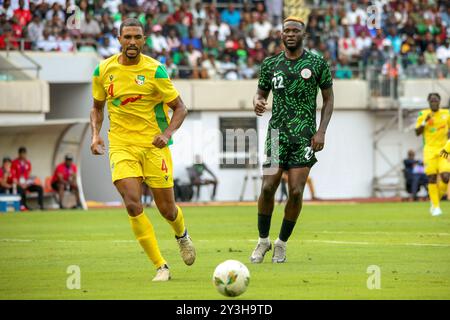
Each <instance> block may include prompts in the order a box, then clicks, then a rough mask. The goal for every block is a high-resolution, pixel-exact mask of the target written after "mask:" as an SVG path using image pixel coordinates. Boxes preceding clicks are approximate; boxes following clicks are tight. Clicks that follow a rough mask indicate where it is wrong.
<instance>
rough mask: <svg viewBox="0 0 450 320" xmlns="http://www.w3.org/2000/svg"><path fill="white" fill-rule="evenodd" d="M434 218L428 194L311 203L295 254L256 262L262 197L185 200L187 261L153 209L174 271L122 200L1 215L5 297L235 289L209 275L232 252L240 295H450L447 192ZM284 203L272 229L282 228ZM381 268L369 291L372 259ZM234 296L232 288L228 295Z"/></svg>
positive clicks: (291, 250) (177, 295)
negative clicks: (161, 279)
mask: <svg viewBox="0 0 450 320" xmlns="http://www.w3.org/2000/svg"><path fill="white" fill-rule="evenodd" d="M442 209H443V211H444V212H445V214H444V215H442V216H440V217H431V216H430V214H429V212H428V210H429V205H428V203H382V204H319V205H312V204H307V205H305V206H304V209H303V212H302V215H301V217H300V219H299V222H298V223H297V226H296V228H295V230H294V233H293V235H292V237H291V239H290V240H289V243H288V250H287V254H288V256H287V257H288V262H287V263H285V264H278V265H273V264H272V263H271V252H269V255H268V256H266V260H265V261H264V263H262V264H259V265H252V264H250V263H249V255H250V253H251V251H252V250H253V248H254V246H255V244H256V238H257V230H256V208H255V207H252V206H248V207H245V206H238V207H214V206H211V207H205V206H202V207H186V208H184V213H185V218H186V222H187V226H188V229H189V231H190V234H191V235H192V238H193V240H194V243H195V245H196V248H197V260H196V262H195V264H194V265H193V266H191V267H187V266H185V265H184V264H183V262H182V260H181V258H180V256H179V253H178V246H177V244H176V242H175V240H174V237H173V234H172V231H171V229H170V227H169V225H168V224H167V223H166V222H165V221H164V220H163V218H162V217H161V216H159V214H158V213H157V211H156V210H155V209H154V208H151V209H147V210H146V212H147V215H148V216H149V217H150V219H151V220H152V222H153V224H154V226H155V230H156V234H157V238H158V240H159V245H160V248H161V251H162V253H163V255H164V257H165V258H166V259H167V260H168V262H169V264H170V267H171V271H172V278H173V279H172V280H171V281H169V282H166V283H152V282H151V279H152V277H153V276H154V273H155V270H154V269H153V267H152V265H151V264H150V262H149V261H148V260H147V257H146V255H145V254H144V253H143V251H142V250H141V248H140V247H139V245H138V243H137V242H136V241H135V239H134V237H133V235H132V232H131V229H130V226H129V222H128V218H127V216H126V213H125V211H124V210H119V209H114V210H113V209H111V210H89V211H87V212H83V211H53V212H27V213H6V214H1V215H0V257H1V258H0V299H182V300H189V299H222V298H224V299H227V298H225V297H222V296H221V295H219V293H217V292H216V291H215V288H214V287H213V285H212V280H211V278H212V273H213V271H214V268H215V267H216V266H217V265H218V264H219V263H220V262H222V261H224V260H227V259H236V260H240V261H241V262H243V263H245V264H246V265H247V267H248V268H249V270H250V274H251V280H250V285H249V288H248V290H247V292H245V293H244V294H243V295H242V296H240V297H238V298H234V299H449V298H450V203H448V202H446V203H443V205H442ZM282 212H283V207H282V206H276V208H275V212H274V216H273V219H272V229H271V239H272V240H274V239H275V238H276V237H277V236H278V232H279V227H280V225H281V220H282ZM70 265H77V266H79V267H80V271H81V289H79V290H77V289H73V290H69V289H67V287H66V281H67V278H68V277H69V276H70V275H69V274H68V273H67V268H68V266H70ZM371 265H376V266H378V267H379V268H380V271H381V275H380V276H381V288H380V289H372V290H369V289H368V288H367V279H368V277H369V276H370V274H368V273H367V268H368V267H369V266H371ZM230 299H231V298H230Z"/></svg>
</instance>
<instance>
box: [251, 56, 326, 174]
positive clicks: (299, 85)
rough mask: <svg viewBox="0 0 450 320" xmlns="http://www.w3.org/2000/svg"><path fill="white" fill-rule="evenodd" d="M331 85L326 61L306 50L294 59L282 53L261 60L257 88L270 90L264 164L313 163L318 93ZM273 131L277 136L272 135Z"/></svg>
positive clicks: (293, 165)
mask: <svg viewBox="0 0 450 320" xmlns="http://www.w3.org/2000/svg"><path fill="white" fill-rule="evenodd" d="M332 85H333V80H332V78H331V72H330V68H329V67H328V64H327V63H326V62H325V60H324V59H323V58H322V57H320V56H318V55H315V54H313V53H311V52H309V51H306V50H303V54H302V56H301V57H300V58H298V59H295V60H290V59H288V58H286V56H285V54H284V52H281V53H280V54H278V55H276V56H273V57H269V58H266V59H265V60H264V62H263V64H262V66H261V74H260V78H259V82H258V87H259V89H261V90H263V91H266V92H269V91H271V90H272V93H273V104H272V117H271V118H270V121H269V127H268V132H267V138H266V144H265V153H266V158H267V160H266V161H265V162H264V166H265V167H268V166H274V165H275V166H278V167H283V168H284V169H286V170H287V169H289V168H297V167H305V166H307V167H312V166H313V165H314V163H316V161H317V159H316V157H315V155H314V151H313V150H312V148H311V138H312V137H313V135H314V134H315V133H316V108H317V106H316V98H317V92H318V89H319V88H321V89H327V88H330V87H331V86H332ZM273 130H275V131H276V132H277V135H275V136H272V131H273Z"/></svg>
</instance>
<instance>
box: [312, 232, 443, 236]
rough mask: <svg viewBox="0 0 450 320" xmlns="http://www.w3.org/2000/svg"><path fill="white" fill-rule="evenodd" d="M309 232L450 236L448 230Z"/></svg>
mask: <svg viewBox="0 0 450 320" xmlns="http://www.w3.org/2000/svg"><path fill="white" fill-rule="evenodd" d="M306 232H308V233H326V234H367V235H370V234H386V235H390V234H392V235H410V236H439V237H441V236H442V237H446V236H450V233H447V232H438V233H436V232H422V233H420V232H419V233H412V232H407V231H403V232H388V231H327V230H323V231H317V232H314V231H309V230H308V231H306Z"/></svg>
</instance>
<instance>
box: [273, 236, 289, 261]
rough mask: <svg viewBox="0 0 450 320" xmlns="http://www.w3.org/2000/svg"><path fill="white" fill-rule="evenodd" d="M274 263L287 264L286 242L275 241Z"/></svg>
mask: <svg viewBox="0 0 450 320" xmlns="http://www.w3.org/2000/svg"><path fill="white" fill-rule="evenodd" d="M272 262H273V263H284V262H286V242H284V241H281V240H280V239H277V240H275V242H274V243H273V256H272Z"/></svg>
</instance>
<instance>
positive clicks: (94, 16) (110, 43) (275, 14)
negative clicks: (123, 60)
mask: <svg viewBox="0 0 450 320" xmlns="http://www.w3.org/2000/svg"><path fill="white" fill-rule="evenodd" d="M445 3H446V2H445V1H433V2H429V1H412V0H409V1H367V0H360V1H342V0H339V1H338V0H328V1H324V0H315V1H305V0H301V1H299V0H286V1H284V2H283V1H278V0H277V1H231V4H229V2H228V1H187V2H184V1H179V0H178V1H177V0H175V1H170V0H165V1H157V0H137V1H136V0H129V1H128V0H127V1H125V0H124V1H120V0H98V1H97V0H96V1H87V0H81V1H78V0H77V1H70V0H69V1H63V0H59V1H54V0H50V1H33V0H20V1H17V0H15V1H11V0H1V1H0V5H1V7H0V50H6V49H8V50H17V49H20V48H23V49H26V50H40V51H59V52H73V51H81V52H86V51H88V52H89V51H97V52H98V53H99V54H100V55H101V56H102V57H108V56H110V55H111V54H114V53H116V52H118V51H119V48H120V45H119V43H118V41H117V39H116V37H117V34H118V31H117V30H118V27H119V25H120V23H121V21H122V20H123V19H125V18H126V17H136V18H138V19H139V20H140V21H141V22H142V24H143V25H144V26H145V32H146V35H147V36H148V38H147V43H146V46H145V52H144V53H146V54H149V55H151V56H153V57H157V59H158V60H159V61H161V62H162V63H165V64H166V65H167V67H168V69H169V70H170V72H171V75H172V77H173V78H177V77H179V78H183V79H186V78H188V79H190V78H202V79H203V78H211V77H212V78H216V77H220V78H223V79H242V78H247V77H252V78H255V77H257V72H256V70H258V68H257V67H258V65H259V64H260V63H261V62H262V60H263V58H264V57H266V56H268V55H272V54H274V53H277V52H279V51H280V50H281V44H280V41H279V39H277V37H276V36H275V34H276V32H277V31H279V30H280V28H281V27H280V21H281V15H282V12H283V11H284V14H285V16H287V15H290V14H294V15H298V16H299V17H302V18H303V19H304V20H305V22H307V26H308V27H307V31H308V33H309V40H308V41H307V47H308V48H309V49H310V50H311V51H313V52H315V53H317V54H320V55H322V56H324V57H325V58H326V59H327V60H328V62H329V64H330V65H331V66H332V67H333V70H334V72H335V75H336V77H338V78H355V77H362V78H365V77H366V72H367V71H368V70H372V69H370V68H371V67H373V68H375V71H374V72H379V70H381V69H382V68H383V67H384V68H385V69H386V67H387V66H386V63H389V60H392V59H396V60H398V66H399V69H398V71H397V72H398V73H399V76H401V77H414V78H423V77H429V76H431V77H435V78H436V77H437V78H449V77H450V73H449V71H448V70H449V69H448V68H449V65H450V60H449V59H450V48H449V39H448V35H449V34H450V8H448V6H446V5H445ZM72 4H75V5H77V6H78V8H79V9H70V8H71V7H70V6H71V5H72ZM372 4H373V5H374V6H377V8H378V9H379V10H380V12H381V14H380V15H379V24H380V25H379V26H380V29H375V28H369V27H367V25H366V22H367V20H368V19H371V17H370V12H369V13H368V12H367V10H363V9H362V8H367V7H368V6H370V5H372ZM71 23H75V24H76V23H79V27H80V28H79V29H72V28H70V25H71ZM67 26H69V28H68V27H67ZM189 45H192V47H193V48H190V47H189ZM230 69H232V70H236V72H233V73H232V74H231V76H230V72H229V70H230ZM249 69H250V70H253V71H250V72H249V71H248V70H249Z"/></svg>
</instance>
